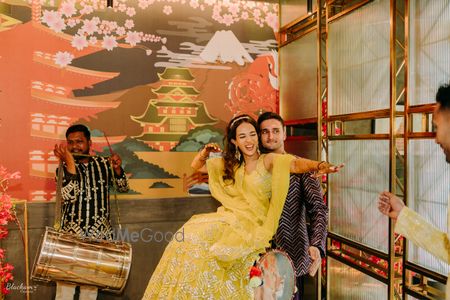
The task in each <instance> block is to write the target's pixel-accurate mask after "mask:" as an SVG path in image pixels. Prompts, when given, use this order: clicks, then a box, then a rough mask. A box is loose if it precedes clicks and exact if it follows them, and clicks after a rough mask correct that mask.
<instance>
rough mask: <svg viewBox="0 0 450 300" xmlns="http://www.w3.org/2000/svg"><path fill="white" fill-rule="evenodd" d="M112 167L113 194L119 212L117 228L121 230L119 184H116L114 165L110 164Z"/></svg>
mask: <svg viewBox="0 0 450 300" xmlns="http://www.w3.org/2000/svg"><path fill="white" fill-rule="evenodd" d="M110 167H111V174H112V182H113V187H114V189H113V194H114V203H115V205H116V212H117V216H116V219H117V226H119V230H121V229H122V224H121V223H120V211H119V200H118V199H117V183H116V177H115V175H114V174H115V173H114V169H113V166H112V164H110Z"/></svg>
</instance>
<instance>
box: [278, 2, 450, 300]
mask: <svg viewBox="0 0 450 300" xmlns="http://www.w3.org/2000/svg"><path fill="white" fill-rule="evenodd" d="M316 1H317V2H316V3H317V11H315V12H314V13H313V14H312V15H305V16H302V17H300V18H298V19H296V20H294V21H292V22H290V23H289V24H287V25H286V26H284V27H282V28H281V30H280V35H281V43H280V48H281V47H283V46H285V45H287V44H289V43H290V42H292V41H294V40H297V39H299V38H301V37H303V36H304V35H305V34H307V33H309V32H311V31H313V30H316V32H317V45H318V47H317V65H318V68H317V87H318V88H317V113H318V117H317V120H316V122H317V141H318V149H317V151H318V159H319V160H323V159H324V160H328V142H329V141H331V140H357V139H366V140H377V139H383V140H389V145H390V151H389V155H390V156H389V159H390V164H389V165H390V171H389V172H390V174H389V188H390V191H391V192H393V193H395V194H398V195H400V196H402V197H403V198H404V199H405V201H406V202H407V195H408V190H407V189H408V185H407V184H406V183H407V182H408V164H407V162H408V144H409V140H410V139H418V138H420V139H424V138H434V137H435V133H434V132H433V131H434V129H433V126H431V125H430V124H431V116H432V112H433V110H434V109H435V107H436V104H426V105H416V106H411V107H410V106H409V97H408V57H409V53H408V49H409V45H408V43H409V36H408V30H409V4H410V2H409V0H390V41H389V44H390V84H389V85H390V91H389V99H390V104H389V108H388V109H380V110H375V111H367V112H361V113H352V114H345V115H333V116H329V115H328V113H325V114H322V107H323V104H324V103H326V102H327V98H328V89H327V88H328V81H327V80H328V74H327V72H328V59H327V55H328V49H327V47H328V45H327V34H328V27H329V24H330V23H332V22H335V21H336V20H338V19H339V18H341V17H343V16H346V15H348V14H349V13H352V12H354V11H355V10H357V9H359V8H361V7H362V6H364V5H366V4H368V3H370V2H372V0H316ZM280 10H281V9H280ZM281 76H282V74H280V77H281ZM401 105H403V108H402V107H400V108H399V106H401ZM417 115H418V116H419V117H420V118H422V123H421V124H420V126H419V127H420V128H418V129H416V128H413V124H412V120H413V117H415V118H417V117H416V116H417ZM399 118H400V119H402V124H403V132H396V130H395V125H396V122H397V121H398V119H399ZM376 119H389V125H390V126H389V132H388V133H381V134H380V133H377V134H375V133H374V134H345V132H344V133H343V134H341V135H339V136H337V135H333V134H330V132H325V133H322V131H321V129H322V125H324V124H326V127H327V128H328V129H330V128H334V127H338V128H341V129H343V128H344V127H345V124H346V122H352V121H356V120H376ZM416 120H417V119H416ZM419 120H420V119H419ZM312 122H313V120H311V119H304V120H294V121H291V122H287V123H288V124H290V125H295V124H306V123H312ZM291 139H302V140H303V139H304V138H297V137H291ZM398 142H402V145H403V147H402V148H403V149H399V148H398V147H397V145H399V144H398ZM397 167H401V168H403V172H402V174H401V175H400V174H397ZM398 175H399V176H398ZM325 190H328V187H327V186H326V187H325ZM330 196H331V195H327V201H328V205H330V202H331V201H332V199H330ZM336 243H338V244H339V245H340V246H339V247H336ZM327 254H328V255H329V256H330V257H332V258H334V259H336V260H338V261H340V262H342V263H344V264H346V265H348V266H351V267H352V268H355V269H357V270H359V271H361V272H363V273H365V274H367V275H370V276H371V277H373V278H375V279H377V280H379V281H381V282H384V283H386V284H387V285H388V295H387V297H388V299H390V300H392V299H405V298H406V294H409V295H412V296H414V297H417V298H420V299H435V298H434V297H440V296H441V294H440V291H439V290H436V289H435V288H433V287H432V286H430V285H429V284H428V279H432V280H434V281H438V282H441V283H445V281H446V277H445V276H442V275H440V274H437V273H434V272H432V271H430V270H427V269H424V268H421V267H419V266H417V265H414V264H412V263H411V262H408V261H407V260H406V258H407V244H406V241H405V240H404V239H395V234H394V230H393V224H392V222H391V221H390V222H389V251H388V253H382V252H379V251H376V250H374V249H371V248H369V247H367V246H365V245H362V244H359V243H356V242H354V241H351V240H348V239H345V238H344V237H341V236H339V235H335V234H333V233H331V232H329V235H328V239H327ZM368 256H371V257H376V258H379V259H380V260H381V261H383V262H384V263H385V265H381V266H380V265H374V264H373V263H372V262H371V261H370V260H367V257H368ZM399 266H403V268H402V270H403V271H400V269H399ZM380 271H381V273H383V272H385V275H384V276H382V275H380ZM412 272H414V276H415V278H416V279H417V278H420V284H419V285H417V284H415V283H412V280H411V278H412V275H411V274H412ZM325 279H326V278H325ZM319 285H320V284H319ZM327 286H328V288H327V290H328V289H329V285H328V280H327ZM318 290H320V286H319V287H318ZM319 293H320V291H319ZM327 296H329V295H327ZM328 298H329V297H328Z"/></svg>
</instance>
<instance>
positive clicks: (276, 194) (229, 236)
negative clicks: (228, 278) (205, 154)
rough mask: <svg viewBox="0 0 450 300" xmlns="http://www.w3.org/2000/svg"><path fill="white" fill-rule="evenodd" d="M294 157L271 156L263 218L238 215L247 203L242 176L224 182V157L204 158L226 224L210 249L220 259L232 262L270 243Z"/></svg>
mask: <svg viewBox="0 0 450 300" xmlns="http://www.w3.org/2000/svg"><path fill="white" fill-rule="evenodd" d="M293 159H294V156H292V155H280V154H276V155H275V156H274V160H273V167H272V177H271V187H272V197H271V198H270V202H269V207H268V210H267V214H266V215H265V218H264V216H263V218H262V220H258V219H253V220H252V219H249V218H242V217H241V216H240V215H241V214H240V211H241V210H242V209H245V205H244V204H243V203H245V202H250V201H247V200H246V199H245V197H246V195H245V193H244V191H243V190H242V188H241V186H242V185H241V182H239V180H241V179H240V178H239V177H236V178H235V180H236V182H235V184H231V183H229V182H224V181H223V178H222V176H223V174H224V173H223V170H224V165H223V159H222V158H211V159H209V160H208V161H207V168H208V175H209V188H210V191H211V194H212V195H213V197H214V198H216V199H217V200H218V201H219V202H220V203H221V204H222V205H223V207H221V208H219V209H218V213H220V214H222V215H223V216H224V219H225V220H226V221H225V222H226V223H228V225H229V226H226V227H225V228H224V231H223V234H222V236H221V238H220V239H219V240H218V241H217V242H216V243H215V244H214V245H213V246H212V247H211V248H210V251H211V252H212V253H214V255H215V256H216V257H217V258H218V259H219V260H221V261H223V262H232V261H233V260H237V259H239V258H242V257H245V256H247V255H249V254H252V253H253V254H255V255H257V254H258V253H261V252H264V251H265V249H266V248H267V247H269V246H270V244H269V242H270V240H271V239H272V237H273V236H274V234H275V232H276V230H277V228H278V223H279V220H280V216H281V213H282V211H283V207H284V202H285V200H286V196H287V192H288V188H289V177H290V166H291V161H292V160H293ZM243 167H244V166H241V167H240V168H243ZM238 170H239V169H238ZM238 170H237V171H238ZM237 171H236V172H235V174H236V173H237ZM241 171H243V170H241ZM255 257H256V256H255Z"/></svg>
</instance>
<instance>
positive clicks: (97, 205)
mask: <svg viewBox="0 0 450 300" xmlns="http://www.w3.org/2000/svg"><path fill="white" fill-rule="evenodd" d="M113 172H114V171H113V170H112V169H111V166H110V163H109V161H108V160H107V159H106V158H104V157H99V156H95V157H90V158H89V162H88V163H86V164H83V163H77V164H76V174H70V173H68V172H67V170H66V169H65V168H64V176H63V182H62V193H61V194H62V200H63V205H62V214H61V230H62V231H65V232H70V233H74V234H76V235H80V236H88V237H93V238H98V239H111V238H112V227H111V222H110V205H109V188H110V187H112V185H113V184H114V182H113V179H114V180H115V182H116V186H117V190H118V191H119V192H126V191H128V180H127V177H126V175H125V173H124V172H123V170H122V172H121V175H120V176H116V174H113Z"/></svg>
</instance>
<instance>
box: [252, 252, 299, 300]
mask: <svg viewBox="0 0 450 300" xmlns="http://www.w3.org/2000/svg"><path fill="white" fill-rule="evenodd" d="M258 265H259V267H260V268H261V271H262V285H261V286H259V287H257V288H255V293H254V295H255V299H257V300H269V299H270V300H275V299H276V300H290V299H292V298H293V296H294V293H295V272H294V265H293V264H292V260H291V258H290V257H289V255H287V253H285V252H284V251H281V250H276V249H273V250H270V251H268V252H267V253H265V254H264V255H263V256H261V258H260V259H259V261H258Z"/></svg>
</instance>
